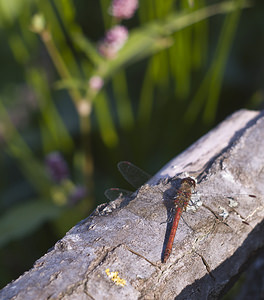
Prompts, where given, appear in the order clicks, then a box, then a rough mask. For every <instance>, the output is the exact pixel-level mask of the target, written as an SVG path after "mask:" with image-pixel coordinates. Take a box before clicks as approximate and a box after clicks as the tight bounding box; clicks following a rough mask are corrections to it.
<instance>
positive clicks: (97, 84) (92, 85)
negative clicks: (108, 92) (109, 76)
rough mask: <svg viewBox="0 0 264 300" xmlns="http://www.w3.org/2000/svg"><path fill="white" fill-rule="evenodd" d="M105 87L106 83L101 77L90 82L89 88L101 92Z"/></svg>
mask: <svg viewBox="0 0 264 300" xmlns="http://www.w3.org/2000/svg"><path fill="white" fill-rule="evenodd" d="M103 85H104V81H103V79H102V78H101V77H100V76H93V77H91V78H90V80H89V86H90V88H91V89H93V90H95V91H99V90H100V89H101V88H102V86H103Z"/></svg>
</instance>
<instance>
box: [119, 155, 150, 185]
mask: <svg viewBox="0 0 264 300" xmlns="http://www.w3.org/2000/svg"><path fill="white" fill-rule="evenodd" d="M117 167H118V170H119V172H120V173H121V174H122V175H123V177H124V178H125V179H126V181H127V182H129V183H130V184H131V185H132V186H133V187H135V188H136V189H137V188H139V187H141V186H142V185H143V184H145V183H146V182H147V181H148V180H149V179H150V178H151V176H150V175H149V174H148V173H146V172H145V171H143V170H141V169H140V168H138V167H136V166H135V165H133V164H132V163H130V162H128V161H120V162H119V163H118V164H117Z"/></svg>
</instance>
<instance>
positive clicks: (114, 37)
mask: <svg viewBox="0 0 264 300" xmlns="http://www.w3.org/2000/svg"><path fill="white" fill-rule="evenodd" d="M127 38H128V30H127V29H126V27H124V26H121V25H117V26H115V27H113V28H112V29H110V30H109V31H108V32H107V33H106V36H105V38H104V39H103V40H102V41H101V43H100V44H99V46H98V50H99V52H100V53H101V54H102V55H103V56H104V57H107V58H110V59H111V58H114V57H115V56H116V54H117V52H118V51H119V50H120V49H121V48H122V47H123V46H124V44H125V42H126V40H127Z"/></svg>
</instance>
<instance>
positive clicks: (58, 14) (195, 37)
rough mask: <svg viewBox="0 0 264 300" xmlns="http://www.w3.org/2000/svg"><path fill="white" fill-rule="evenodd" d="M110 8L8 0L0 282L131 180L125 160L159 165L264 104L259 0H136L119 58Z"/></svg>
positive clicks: (263, 9) (1, 28) (1, 5)
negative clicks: (105, 44) (232, 117)
mask: <svg viewBox="0 0 264 300" xmlns="http://www.w3.org/2000/svg"><path fill="white" fill-rule="evenodd" d="M109 6H110V1H108V0H101V1H92V0H90V1H87V0H79V1H72V0H64V1H52V0H8V1H7V0H0V34H1V41H2V42H1V45H2V47H1V49H0V53H1V55H0V60H1V72H0V77H1V80H0V147H1V156H0V164H1V167H0V178H1V181H0V208H1V212H0V257H1V260H0V279H1V282H0V287H3V286H4V285H6V284H7V283H8V282H10V281H11V280H12V279H15V278H17V277H18V276H19V275H21V274H22V273H23V272H24V271H26V270H28V269H29V268H31V266H32V265H33V263H34V261H35V260H36V259H38V258H39V257H40V256H42V255H43V254H45V253H46V252H47V250H48V249H49V248H51V247H52V246H53V245H54V243H55V242H56V241H57V240H58V239H60V238H61V237H63V236H64V234H65V233H66V232H67V231H68V230H69V229H70V228H71V227H72V226H74V225H75V224H76V223H77V222H78V221H80V220H82V219H84V218H85V217H87V216H88V215H89V214H90V213H91V211H92V210H93V209H94V208H95V207H96V205H98V204H100V203H102V202H106V201H107V200H106V199H105V198H104V194H103V192H104V190H105V189H106V188H109V187H113V186H122V187H124V188H128V186H126V183H125V182H124V180H123V179H122V178H121V176H120V175H119V174H118V171H117V168H116V164H117V162H118V161H121V160H129V161H131V162H133V163H135V164H136V165H138V166H140V167H141V168H142V169H145V170H146V171H147V172H149V173H155V172H156V171H158V170H159V168H161V167H162V166H163V165H164V164H165V163H166V162H168V161H169V160H170V159H171V158H173V157H174V156H176V155H177V154H178V153H179V152H181V151H183V150H184V149H185V148H186V147H187V146H189V145H190V144H191V143H192V142H194V141H195V140H197V139H198V138H199V137H201V136H202V135H203V134H205V133H206V132H208V131H209V130H210V128H212V127H214V126H215V125H216V124H218V123H219V122H220V121H221V120H223V119H224V118H225V117H226V116H228V115H229V114H231V113H232V112H234V111H235V110H237V109H240V108H250V109H262V108H263V87H264V83H263V79H264V59H263V53H264V26H263V25H264V18H263V13H264V2H263V1H262V0H256V1H242V0H233V1H227V2H226V1H209V0H208V1H205V0H200V1H198V0H193V1H190V0H189V1H188V0H178V1H176V0H175V1H171V0H167V1H159V0H144V1H140V4H139V8H138V10H137V11H136V13H135V15H134V16H133V17H132V18H131V19H129V20H124V21H122V23H121V24H122V25H124V26H126V27H127V28H128V30H129V38H128V40H127V42H126V43H125V45H124V47H123V48H122V49H121V50H120V51H119V52H118V55H117V56H116V57H115V58H114V59H112V60H109V59H105V58H104V57H102V56H101V55H100V54H99V53H98V51H97V45H98V42H99V41H100V40H101V39H102V38H103V36H104V35H105V33H106V31H107V30H108V29H110V28H111V27H112V26H113V25H114V24H117V23H118V22H117V20H114V19H113V17H112V16H110V15H109V14H108V11H109ZM92 76H100V77H101V78H102V79H103V80H104V86H103V87H102V89H100V90H98V91H95V90H93V89H92V88H91V86H90V85H89V79H90V78H91V77H92ZM51 153H53V154H54V153H57V154H56V155H57V156H56V157H57V159H58V160H57V163H58V164H59V168H60V167H61V165H60V164H62V169H63V168H64V169H63V170H64V173H63V174H64V175H65V176H64V178H63V180H61V181H57V182H56V181H54V180H53V179H54V178H52V176H50V175H49V174H50V173H49V172H48V167H47V157H50V156H49V155H50V154H51ZM58 155H59V157H60V158H58ZM63 170H62V171H63ZM84 191H85V192H84Z"/></svg>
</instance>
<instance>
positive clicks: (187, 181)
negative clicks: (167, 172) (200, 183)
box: [181, 177, 196, 189]
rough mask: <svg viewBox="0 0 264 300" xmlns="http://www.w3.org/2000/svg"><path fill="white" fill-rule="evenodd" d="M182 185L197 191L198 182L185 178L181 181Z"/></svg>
mask: <svg viewBox="0 0 264 300" xmlns="http://www.w3.org/2000/svg"><path fill="white" fill-rule="evenodd" d="M181 184H186V185H187V186H189V187H190V188H193V189H195V187H196V182H195V180H194V179H192V178H191V177H186V178H183V179H182V180H181Z"/></svg>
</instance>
